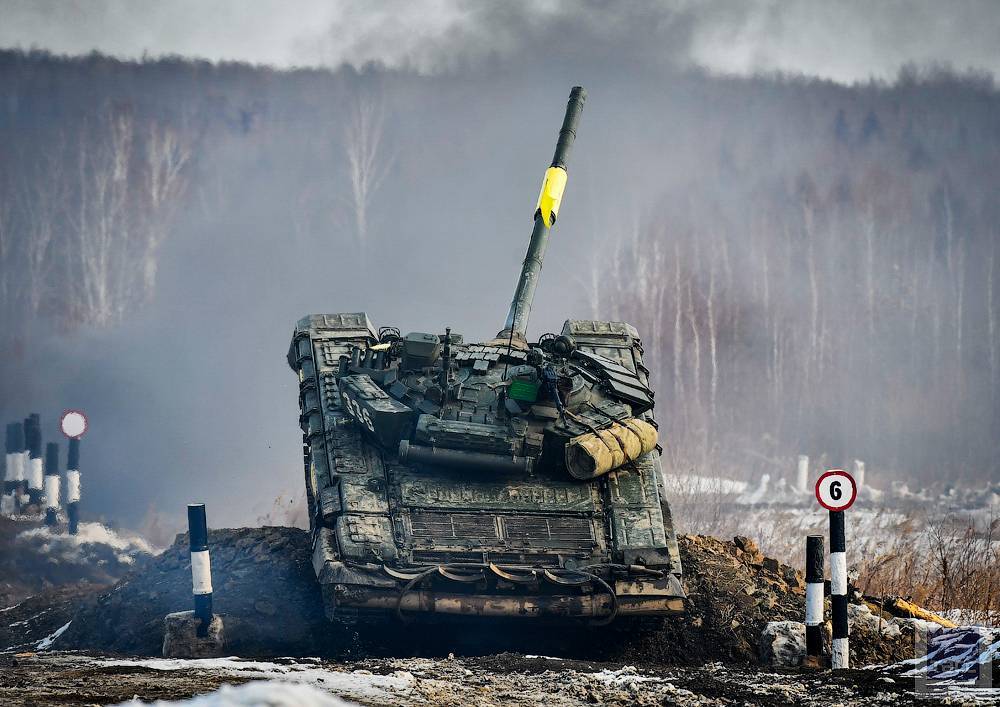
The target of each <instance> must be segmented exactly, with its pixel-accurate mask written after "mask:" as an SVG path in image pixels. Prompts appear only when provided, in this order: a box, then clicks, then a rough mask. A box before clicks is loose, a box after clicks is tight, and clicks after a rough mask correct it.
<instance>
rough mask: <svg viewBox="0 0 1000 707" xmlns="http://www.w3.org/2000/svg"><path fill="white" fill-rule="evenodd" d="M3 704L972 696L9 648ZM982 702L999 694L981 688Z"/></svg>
mask: <svg viewBox="0 0 1000 707" xmlns="http://www.w3.org/2000/svg"><path fill="white" fill-rule="evenodd" d="M2 661H3V662H2V663H0V704H3V705H8V706H10V707H19V706H21V705H25V706H27V705H66V704H114V703H116V702H121V701H125V700H130V699H132V698H133V697H139V698H140V699H142V700H144V701H153V700H167V699H182V698H187V697H191V696H193V695H197V694H203V693H207V692H212V691H214V690H216V689H218V688H219V686H220V685H222V684H225V683H229V684H239V683H243V682H247V681H250V680H261V679H264V680H267V679H281V680H283V681H291V682H296V683H304V684H309V685H313V686H314V687H318V688H320V689H323V690H325V691H327V692H330V693H332V694H334V695H338V696H340V697H342V698H344V699H346V700H349V701H352V702H357V703H359V704H365V705H395V704H400V705H425V704H441V705H538V704H544V705H547V706H549V707H557V706H562V705H585V704H609V705H664V704H671V705H673V704H676V705H734V704H757V705H830V704H840V705H898V704H962V703H964V702H965V701H966V699H967V696H962V695H958V694H952V695H950V696H949V695H937V696H930V695H920V694H916V693H914V692H913V681H912V680H908V679H903V678H896V677H892V676H888V675H885V674H883V673H880V672H878V671H871V670H856V671H848V672H845V673H843V674H837V675H833V674H831V673H830V672H829V671H815V672H809V671H775V670H763V669H752V668H745V667H744V668H739V667H729V666H723V665H721V664H718V663H716V664H709V665H704V666H700V667H678V668H663V669H649V668H645V669H641V670H637V669H636V668H634V667H630V666H623V665H620V664H607V663H593V662H586V661H572V660H559V659H553V658H543V657H535V656H524V655H515V654H500V655H494V656H485V657H478V658H445V659H426V658H388V659H369V660H364V661H358V662H353V663H329V662H322V661H319V660H310V659H298V660H292V659H276V660H275V659H273V660H270V661H261V662H255V661H239V660H238V659H220V660H218V661H163V660H157V659H153V660H135V659H116V658H112V657H100V656H92V655H85V654H71V653H58V652H57V653H48V654H45V653H39V654H22V655H19V656H17V657H4V658H3V659H2ZM975 703H976V704H1000V698H998V697H997V696H996V695H994V694H989V693H984V694H980V695H979V696H978V698H977V699H976V701H975Z"/></svg>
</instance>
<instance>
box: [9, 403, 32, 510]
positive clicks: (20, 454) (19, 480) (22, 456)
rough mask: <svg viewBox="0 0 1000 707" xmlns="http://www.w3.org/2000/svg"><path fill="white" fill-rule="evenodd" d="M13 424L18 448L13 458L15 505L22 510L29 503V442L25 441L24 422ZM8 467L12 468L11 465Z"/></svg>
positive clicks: (15, 447)
mask: <svg viewBox="0 0 1000 707" xmlns="http://www.w3.org/2000/svg"><path fill="white" fill-rule="evenodd" d="M11 424H12V425H13V427H14V449H15V450H17V451H16V452H15V454H14V459H13V462H14V474H13V479H14V490H13V494H14V506H15V507H16V508H17V509H18V510H20V508H21V507H22V506H25V505H27V503H28V497H27V495H26V491H27V481H26V480H25V479H26V477H27V473H28V443H27V442H26V441H25V436H24V435H25V431H24V423H23V422H13V423H11ZM7 468H8V470H9V469H10V467H9V466H8V467H7Z"/></svg>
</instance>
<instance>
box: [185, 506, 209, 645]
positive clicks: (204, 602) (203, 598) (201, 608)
mask: <svg viewBox="0 0 1000 707" xmlns="http://www.w3.org/2000/svg"><path fill="white" fill-rule="evenodd" d="M188 540H189V541H190V548H191V587H192V593H193V594H194V615H195V617H197V618H198V619H200V620H201V623H200V624H199V626H198V630H197V635H198V636H199V637H200V638H204V637H205V636H207V635H208V626H209V624H210V623H212V561H211V559H210V557H209V554H208V523H207V521H206V520H205V504H204V503H192V504H189V505H188Z"/></svg>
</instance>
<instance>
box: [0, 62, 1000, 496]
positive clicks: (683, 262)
mask: <svg viewBox="0 0 1000 707" xmlns="http://www.w3.org/2000/svg"><path fill="white" fill-rule="evenodd" d="M523 69H524V67H523V66H519V65H518V64H517V62H516V61H515V62H508V63H506V64H503V65H502V66H501V65H493V64H489V63H486V64H484V65H481V66H478V67H476V68H468V67H466V68H463V67H458V68H454V69H452V70H450V71H449V72H446V73H443V74H438V75H426V74H420V73H417V72H410V71H406V70H399V69H395V70H388V69H385V68H381V67H379V66H374V65H373V66H368V67H366V68H364V69H363V70H356V69H353V68H351V67H346V66H345V67H342V68H339V69H336V70H326V69H301V70H284V71H279V70H275V69H270V68H267V67H261V66H250V65H246V64H213V63H208V62H201V61H191V60H182V59H179V58H160V59H148V60H143V61H123V60H118V59H114V58H110V57H106V56H101V55H98V54H92V55H89V56H85V57H75V58H69V57H61V56H55V55H51V54H48V53H45V52H40V51H27V52H25V51H13V50H10V51H2V52H0V89H2V90H0V357H2V361H0V374H2V375H0V400H2V401H3V402H0V408H2V409H3V412H4V414H6V415H8V416H12V415H15V414H17V415H22V416H23V415H24V414H26V413H24V412H23V411H22V407H23V406H25V405H34V404H36V401H40V402H38V403H37V404H50V405H52V406H56V405H58V404H61V403H60V402H59V401H58V400H57V398H58V396H57V395H56V393H55V392H54V391H55V390H56V389H57V387H58V386H57V385H56V384H52V385H48V386H47V385H43V384H39V383H38V382H37V381H32V380H30V378H31V376H30V375H27V374H25V373H24V372H25V371H26V370H31V367H32V366H34V365H39V364H40V362H41V363H42V364H44V365H45V366H46V367H47V368H49V369H59V368H60V366H61V364H60V362H61V361H64V360H65V359H66V358H67V357H71V356H73V355H75V353H74V352H79V351H80V350H83V349H86V350H89V351H91V352H92V353H91V354H90V359H89V360H88V361H89V362H88V368H87V370H88V371H90V373H91V374H93V380H94V381H99V384H98V383H97V382H95V383H94V387H93V389H87V393H88V395H89V396H90V403H91V404H92V405H93V406H94V407H95V409H98V410H107V411H108V412H107V416H108V418H109V419H114V420H116V421H117V422H118V424H120V425H122V427H123V429H129V430H130V429H133V427H131V426H130V425H134V424H135V423H133V422H130V421H131V420H134V419H135V418H136V415H137V412H136V411H137V410H139V409H140V407H141V406H139V404H138V403H136V402H135V399H138V398H141V399H142V401H143V402H142V407H141V409H147V408H148V407H149V406H150V404H151V403H152V405H153V406H155V407H157V408H161V409H165V410H179V409H187V410H189V411H191V410H192V408H190V407H188V406H189V405H196V404H200V405H202V407H201V408H194V412H192V414H193V416H194V417H204V418H207V419H212V420H213V421H214V422H213V435H212V436H213V438H219V437H223V438H224V437H225V436H226V434H227V433H232V432H233V430H234V429H236V424H237V423H236V422H233V421H232V420H228V421H226V420H223V418H226V417H231V415H229V414H228V411H229V410H230V406H232V405H238V406H239V408H240V409H241V410H242V411H243V415H244V417H246V418H251V419H253V420H254V422H253V423H252V424H253V425H254V427H253V429H254V430H256V432H257V433H259V432H260V431H261V430H264V429H270V428H272V427H273V426H275V425H279V424H280V425H282V426H283V428H287V429H283V430H282V433H281V435H279V437H280V441H278V442H277V443H276V450H275V452H274V455H273V456H267V453H265V454H264V456H256V452H255V450H254V449H253V446H252V445H250V446H249V447H246V448H243V447H241V448H240V449H236V450H233V449H230V450H227V451H226V452H225V453H223V452H221V451H220V452H218V453H217V456H215V457H213V460H214V461H213V464H214V465H215V466H216V467H217V468H219V470H220V472H224V471H226V470H227V469H229V468H232V469H241V470H244V469H247V468H255V469H257V471H255V472H253V473H254V474H257V475H258V476H259V477H265V476H269V475H270V476H274V475H276V474H278V472H276V471H275V466H276V465H277V466H280V467H281V468H282V471H281V472H280V474H285V475H286V477H287V478H291V479H293V480H294V479H295V474H296V472H295V471H294V469H295V465H296V464H297V463H298V462H297V459H296V451H295V447H296V444H297V440H296V438H295V431H294V428H295V420H294V409H295V399H294V392H289V391H293V383H294V381H292V380H291V379H289V380H287V381H286V380H285V378H287V377H288V376H289V374H288V373H287V371H285V370H284V369H283V367H282V360H281V359H282V356H283V350H282V348H283V346H285V345H286V343H283V342H284V341H285V339H286V338H287V336H288V333H289V332H290V331H291V328H292V326H293V324H294V321H295V319H297V318H298V317H299V316H302V315H303V314H306V313H308V312H310V311H315V312H322V311H360V310H362V309H366V310H367V311H368V312H369V314H370V315H371V316H372V318H373V319H374V320H375V321H376V323H378V324H393V325H395V326H400V327H403V328H404V330H414V329H415V330H420V329H421V328H422V327H434V326H437V327H440V329H441V330H443V329H444V327H445V326H446V325H448V326H456V327H458V328H460V329H463V330H464V331H465V332H467V333H466V336H467V337H470V336H473V337H481V338H486V337H490V336H492V335H493V334H494V333H495V332H496V331H497V330H498V329H499V328H500V327H501V325H502V314H503V312H504V311H505V310H506V305H507V302H508V301H509V297H510V293H511V291H512V287H513V284H514V278H515V276H516V272H517V268H518V266H519V264H520V259H521V257H522V256H523V249H524V247H525V244H526V243H527V237H528V234H529V232H530V218H531V213H530V212H531V207H532V205H533V203H534V198H535V195H536V193H537V188H538V179H540V177H541V173H542V170H543V169H544V167H545V166H546V164H547V160H548V159H549V154H548V153H550V150H551V144H552V143H553V141H554V136H555V131H556V128H557V125H558V123H557V121H558V119H559V116H560V115H561V111H562V107H563V102H564V100H565V97H564V96H565V94H566V93H568V89H569V86H570V85H571V83H570V81H571V80H575V79H576V78H577V77H578V76H579V74H580V73H584V74H585V77H586V78H587V88H588V90H589V91H590V96H591V97H590V101H589V103H588V105H587V109H586V113H585V117H584V120H583V124H582V127H581V130H580V135H579V138H578V142H577V146H576V150H575V154H574V163H573V164H572V165H571V167H570V180H569V186H568V189H567V196H566V200H565V203H564V206H563V210H562V211H561V212H560V223H559V225H558V226H557V227H556V228H555V230H554V232H553V236H552V247H551V250H550V252H549V256H548V260H547V261H546V264H545V272H544V274H543V277H542V284H541V286H540V288H539V291H538V296H537V299H536V311H535V315H534V319H533V326H532V333H533V335H539V334H541V333H543V332H544V331H546V330H553V329H557V328H558V327H559V326H561V322H562V320H563V319H565V318H568V317H571V316H574V317H582V316H586V317H594V318H605V319H623V320H627V321H630V322H631V323H632V324H634V325H635V326H637V327H638V328H639V331H640V333H641V335H642V338H643V342H644V346H645V351H646V360H647V363H648V364H649V366H650V368H651V369H652V373H653V378H654V382H655V385H656V387H657V389H658V393H659V395H658V397H657V415H658V418H659V419H660V424H661V431H662V432H663V434H664V437H665V438H666V440H667V445H666V451H667V460H668V461H669V469H673V470H684V471H689V470H697V471H699V473H705V474H707V475H720V474H721V475H726V476H734V477H737V478H741V477H752V476H753V475H755V474H757V473H759V470H760V469H762V468H767V467H768V466H769V465H772V466H773V465H776V464H778V465H781V464H784V463H785V460H788V459H791V458H792V457H793V456H794V455H796V454H799V453H807V454H810V455H813V456H814V457H817V458H823V459H825V460H826V461H827V462H828V463H830V464H832V465H840V464H848V463H849V460H851V459H853V458H862V459H865V460H866V461H867V462H868V464H869V468H872V469H877V470H879V473H880V474H883V475H885V476H889V477H892V478H896V479H900V480H924V481H928V480H940V479H950V480H966V481H980V480H990V479H993V480H995V479H996V478H997V476H998V462H997V459H998V458H1000V436H998V435H997V434H996V431H997V430H998V429H1000V323H998V308H1000V294H998V292H997V290H998V288H1000V283H998V282H997V281H998V278H1000V253H998V250H1000V246H998V240H1000V225H998V224H1000V200H998V198H997V194H998V188H997V187H998V184H1000V171H998V170H1000V94H998V92H997V89H996V87H995V85H994V82H993V79H992V77H991V76H989V75H985V74H977V73H974V72H973V73H970V72H965V73H957V72H953V71H950V70H947V69H934V68H931V69H916V68H912V67H911V68H907V69H905V70H903V71H902V72H901V73H900V74H899V76H898V77H897V78H896V79H895V80H893V81H891V82H885V81H875V80H872V81H869V82H866V83H859V84H854V85H850V86H847V85H843V84H838V83H834V82H830V81H822V80H818V79H809V78H804V77H795V76H782V75H767V76H757V77H752V78H738V77H731V76H722V75H713V74H710V73H707V72H705V71H700V70H697V69H687V70H669V69H657V70H656V71H646V70H643V71H639V70H637V71H634V72H632V73H630V74H629V79H628V80H627V81H621V80H617V79H616V76H615V75H614V73H613V72H611V71H608V72H602V71H600V70H599V69H597V68H593V67H590V68H589V69H588V70H587V71H586V72H584V71H582V70H581V69H579V67H557V68H556V70H555V72H554V73H555V74H557V75H559V76H562V75H565V76H566V78H567V81H566V83H565V85H563V84H559V85H555V86H553V85H551V84H548V83H543V82H542V81H541V80H540V78H539V77H538V76H537V75H533V74H531V73H530V72H526V71H524V70H523ZM154 343H155V345H153V344H154ZM94 352H97V353H94ZM116 368H117V369H127V370H130V371H139V370H140V369H141V370H143V371H146V370H155V371H157V372H158V377H157V379H156V382H148V381H147V382H146V383H144V384H143V386H142V388H141V391H139V392H137V393H136V394H135V395H132V392H131V390H132V389H131V388H128V385H131V383H128V385H126V384H125V383H122V382H121V380H120V375H121V374H119V373H116V372H115V370H114V369H116ZM95 371H96V373H95ZM129 380H132V379H129ZM248 381H252V382H251V383H248ZM84 388H85V387H84ZM84 388H80V389H79V390H80V391H82V390H84ZM185 388H187V389H190V390H197V391H198V392H197V393H193V392H190V390H189V391H188V392H186V393H184V394H183V396H182V394H181V393H180V392H178V391H179V390H180V389H185ZM100 396H105V397H106V399H107V404H106V405H104V404H102V403H100V402H97V401H96V398H99V397H100ZM179 396H180V397H179ZM234 396H236V397H234ZM279 398H280V399H279ZM285 398H287V399H285ZM223 401H226V402H223ZM112 410H113V412H111V411H112ZM281 421H284V422H281ZM286 423H287V424H286ZM169 424H170V425H173V426H174V429H175V436H178V437H179V436H183V437H184V438H185V439H189V438H193V437H197V436H198V431H199V430H203V429H204V427H203V426H202V423H201V422H200V421H195V420H183V421H179V420H177V419H176V418H171V421H170V423H169ZM206 434H207V433H206ZM237 437H239V435H238V434H237ZM123 444H124V443H123ZM128 444H134V445H135V446H134V447H133V448H130V449H131V453H132V454H139V453H142V454H147V453H149V451H148V449H147V448H146V447H142V450H143V451H142V452H140V451H139V447H140V445H139V443H137V442H135V443H133V442H129V443H128ZM191 444H192V445H194V448H196V449H198V450H200V451H199V452H198V453H199V454H200V453H201V452H204V451H205V448H207V447H208V446H211V445H210V444H209V443H208V442H206V441H195V442H191ZM268 449H270V447H268ZM194 453H195V452H192V454H194ZM97 456H98V457H99V458H102V459H104V460H106V462H107V463H108V464H109V465H110V464H111V461H110V460H112V459H113V458H114V454H112V453H111V452H108V451H106V450H105V451H103V452H98V453H97ZM278 460H284V461H278ZM286 461H287V464H286V463H285V462H286ZM149 466H150V469H151V470H152V471H166V468H167V467H168V466H169V464H168V463H167V462H158V461H150V462H149ZM289 470H291V471H289ZM97 483H98V485H100V484H101V483H104V484H106V485H107V486H108V487H109V488H110V486H111V481H110V477H109V479H108V480H105V481H104V482H101V481H100V480H98V482H97ZM292 483H294V481H293V482H292ZM290 485H291V483H290ZM158 489H159V490H158ZM161 491H162V487H157V486H156V485H155V484H154V485H153V486H152V487H151V490H150V491H149V494H151V495H155V494H156V493H159V492H161ZM140 496H141V494H140ZM143 500H145V499H143ZM141 510H142V509H141V508H140V509H139V510H138V511H136V512H141Z"/></svg>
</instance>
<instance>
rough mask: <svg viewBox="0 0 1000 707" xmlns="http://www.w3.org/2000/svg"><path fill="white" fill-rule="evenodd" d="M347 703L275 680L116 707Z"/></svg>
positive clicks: (338, 706)
mask: <svg viewBox="0 0 1000 707" xmlns="http://www.w3.org/2000/svg"><path fill="white" fill-rule="evenodd" d="M355 704H357V703H355V702H346V701H344V700H342V699H341V698H339V697H336V696H334V695H331V694H329V693H328V692H324V691H323V690H320V689H318V688H315V687H313V686H311V685H299V684H295V683H289V682H281V681H278V680H261V681H259V682H248V683H246V684H244V685H223V686H222V687H220V688H219V689H218V690H217V691H216V692H211V693H209V694H207V695H198V696H196V697H192V698H191V699H189V700H177V701H166V700H157V701H156V702H143V701H141V700H138V699H133V700H129V701H128V702H122V703H120V704H119V705H117V707H140V706H142V705H149V706H150V707H169V706H170V705H190V707H348V706H349V705H355Z"/></svg>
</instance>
